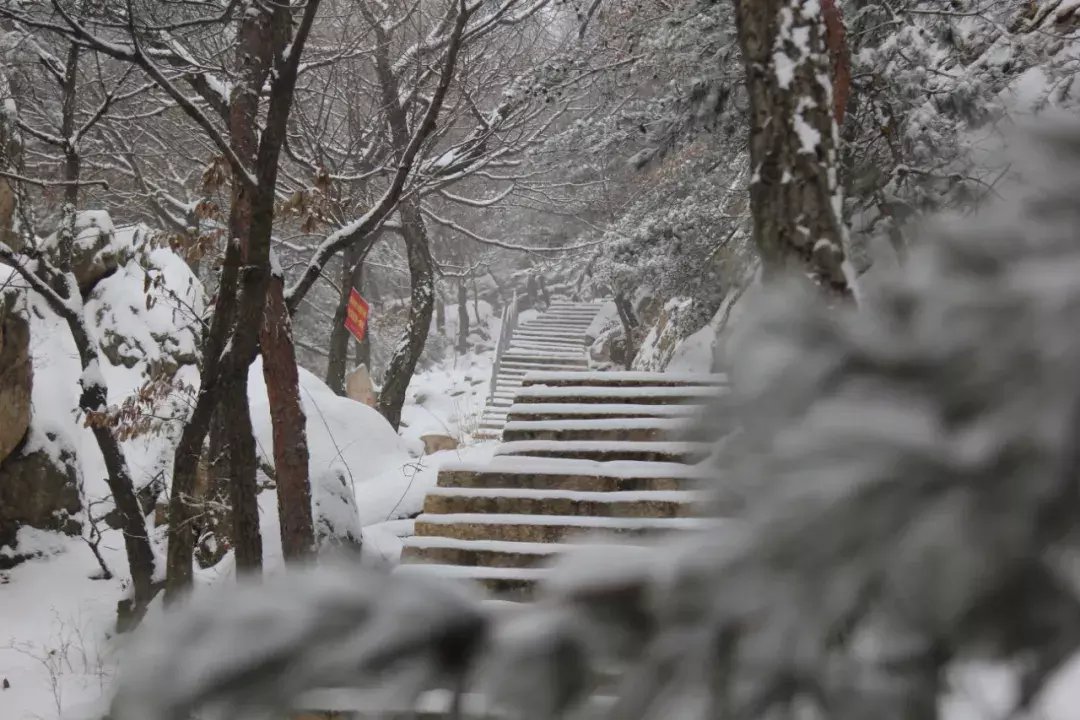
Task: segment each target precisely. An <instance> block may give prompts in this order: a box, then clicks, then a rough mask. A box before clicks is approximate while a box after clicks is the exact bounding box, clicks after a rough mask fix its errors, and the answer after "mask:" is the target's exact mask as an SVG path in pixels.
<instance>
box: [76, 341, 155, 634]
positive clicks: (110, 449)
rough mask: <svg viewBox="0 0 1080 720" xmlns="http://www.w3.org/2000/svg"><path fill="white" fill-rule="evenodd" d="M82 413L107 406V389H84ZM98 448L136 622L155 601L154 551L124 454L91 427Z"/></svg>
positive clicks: (107, 432) (105, 431) (108, 435)
mask: <svg viewBox="0 0 1080 720" xmlns="http://www.w3.org/2000/svg"><path fill="white" fill-rule="evenodd" d="M87 357H90V358H92V361H91V362H94V363H96V362H98V358H97V353H96V351H91V353H89V354H84V367H85V364H86V358H87ZM79 405H80V407H82V408H83V410H87V411H93V410H102V409H104V408H105V407H106V405H107V397H106V390H105V388H104V387H103V386H101V385H96V386H94V385H92V386H90V387H84V388H83V391H82V396H81V398H80V400H79ZM92 430H93V433H94V439H95V440H96V441H97V446H98V449H99V450H100V451H101V456H102V458H103V459H104V460H105V470H106V477H105V481H106V483H108V485H109V492H110V493H112V496H113V502H114V503H116V509H117V510H119V511H120V517H121V518H122V520H121V522H122V523H123V525H122V527H121V528H120V530H121V532H122V533H123V535H124V549H125V550H126V551H127V558H128V568H129V569H130V571H131V585H132V591H133V592H132V595H133V598H134V601H135V602H134V613H133V615H134V619H136V620H138V619H139V618H141V617H142V614H143V613H144V612H145V611H146V608H147V606H148V605H149V604H150V601H151V600H152V599H153V598H154V551H153V550H152V549H151V547H150V537H149V535H148V534H147V532H146V518H145V517H144V516H143V512H142V507H141V506H140V505H139V498H138V496H137V495H136V494H135V483H134V481H133V480H132V479H131V473H130V472H128V467H127V460H126V459H125V458H124V451H123V450H122V449H121V448H120V443H119V442H117V440H116V436H115V435H113V432H112V428H108V427H103V426H102V427H99V426H94V427H93V428H92Z"/></svg>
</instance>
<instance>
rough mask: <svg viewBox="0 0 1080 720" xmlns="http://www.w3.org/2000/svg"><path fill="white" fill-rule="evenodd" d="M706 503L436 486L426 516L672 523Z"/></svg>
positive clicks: (674, 497) (673, 496)
mask: <svg viewBox="0 0 1080 720" xmlns="http://www.w3.org/2000/svg"><path fill="white" fill-rule="evenodd" d="M702 500H703V498H702V497H701V496H699V495H697V494H695V493H690V492H685V491H678V490H675V491H659V492H657V491H644V492H640V491H638V492H635V491H630V492H581V491H576V490H538V489H535V488H484V489H481V488H453V487H450V488H445V487H436V488H432V490H431V491H430V492H429V493H428V496H427V498H426V499H425V500H424V513H429V514H454V513H457V514H461V513H496V514H506V515H565V516H570V515H574V516H583V517H584V516H588V517H625V518H630V517H633V518H650V517H652V518H674V517H693V516H694V515H697V514H700V513H699V511H698V508H699V503H700V502H701V501H702Z"/></svg>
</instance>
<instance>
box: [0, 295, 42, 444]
mask: <svg viewBox="0 0 1080 720" xmlns="http://www.w3.org/2000/svg"><path fill="white" fill-rule="evenodd" d="M6 297H8V298H9V297H10V296H6ZM13 305H14V301H13V300H10V299H5V296H0V463H2V462H3V461H4V460H5V459H6V458H7V457H8V456H9V455H11V453H12V452H13V451H14V450H15V448H16V447H18V445H19V443H21V442H22V441H23V438H24V437H26V431H27V430H28V429H29V428H30V391H31V388H32V387H33V379H34V366H33V363H32V361H31V358H30V325H29V323H28V322H27V321H26V319H25V318H23V317H22V316H21V315H19V314H18V313H17V312H15V310H14V308H13Z"/></svg>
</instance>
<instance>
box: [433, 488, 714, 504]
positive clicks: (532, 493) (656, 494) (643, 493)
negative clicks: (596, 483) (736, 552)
mask: <svg viewBox="0 0 1080 720" xmlns="http://www.w3.org/2000/svg"><path fill="white" fill-rule="evenodd" d="M428 494H429V495H438V496H440V497H506V498H528V499H532V500H582V501H587V502H603V503H616V502H636V501H639V500H655V501H657V502H672V503H687V504H690V503H698V502H702V501H704V500H706V499H708V495H707V494H706V493H702V492H698V491H693V490H636V491H634V490H631V491H616V492H588V491H578V490H546V489H534V488H461V487H433V488H431V490H429V491H428Z"/></svg>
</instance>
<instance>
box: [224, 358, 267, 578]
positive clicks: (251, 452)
mask: <svg viewBox="0 0 1080 720" xmlns="http://www.w3.org/2000/svg"><path fill="white" fill-rule="evenodd" d="M218 411H219V412H220V413H221V414H222V417H223V419H224V420H225V422H224V424H225V426H226V428H227V429H228V432H227V434H226V442H227V444H228V455H227V459H228V463H229V464H228V468H229V478H228V482H226V483H225V484H224V487H226V488H228V498H229V508H230V510H231V516H232V529H231V533H230V535H231V539H232V547H233V552H234V558H235V560H236V572H237V575H239V574H241V573H244V572H252V571H257V570H260V569H261V568H262V555H263V545H262V531H261V529H260V527H259V485H258V475H257V469H256V466H257V465H258V460H257V457H258V456H257V454H256V453H257V451H256V448H255V434H254V431H253V430H252V427H251V410H250V408H249V406H248V394H247V373H244V378H243V379H242V380H240V379H237V380H236V381H234V382H231V383H230V384H229V385H228V387H226V388H223V390H222V400H221V405H220V407H219V410H218ZM252 458H256V460H255V462H252V461H251V459H252Z"/></svg>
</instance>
